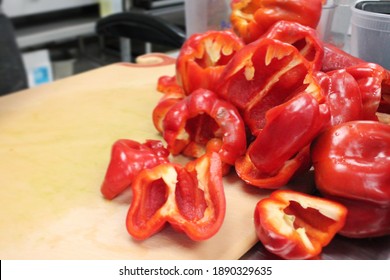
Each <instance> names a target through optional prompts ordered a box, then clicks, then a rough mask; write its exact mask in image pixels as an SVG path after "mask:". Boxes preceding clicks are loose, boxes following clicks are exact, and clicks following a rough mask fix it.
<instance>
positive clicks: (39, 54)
mask: <svg viewBox="0 0 390 280" xmlns="http://www.w3.org/2000/svg"><path fill="white" fill-rule="evenodd" d="M23 62H24V66H25V69H26V73H27V78H28V86H29V87H34V86H37V85H41V84H45V83H49V82H52V81H53V71H52V66H51V63H50V57H49V51H48V50H46V49H43V50H38V51H32V52H26V53H23Z"/></svg>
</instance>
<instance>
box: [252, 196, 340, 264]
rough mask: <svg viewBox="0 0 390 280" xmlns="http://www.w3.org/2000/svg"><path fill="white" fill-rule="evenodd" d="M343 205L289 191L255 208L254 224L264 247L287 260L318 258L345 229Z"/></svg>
mask: <svg viewBox="0 0 390 280" xmlns="http://www.w3.org/2000/svg"><path fill="white" fill-rule="evenodd" d="M346 216H347V209H346V208H345V207H344V206H343V205H342V204H340V203H337V202H333V201H331V200H328V199H324V198H319V197H315V196H311V195H307V194H303V193H299V192H295V191H290V190H278V191H274V192H273V193H272V194H271V195H270V197H269V198H265V199H262V200H260V201H259V202H258V203H257V205H256V210H255V213H254V223H255V228H256V233H257V236H258V238H259V240H260V241H261V242H262V243H263V245H264V247H265V248H266V249H267V250H268V251H270V252H272V253H273V254H275V255H277V256H279V257H281V258H284V259H309V258H313V257H315V256H317V255H319V254H320V253H321V251H322V248H323V247H325V246H326V245H328V244H329V243H330V241H331V240H332V239H333V237H334V236H335V234H336V233H337V232H338V231H339V230H340V229H341V228H342V227H343V226H344V223H345V219H346Z"/></svg>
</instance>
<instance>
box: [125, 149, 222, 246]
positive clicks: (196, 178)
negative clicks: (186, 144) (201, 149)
mask: <svg viewBox="0 0 390 280" xmlns="http://www.w3.org/2000/svg"><path fill="white" fill-rule="evenodd" d="M221 168H222V167H221V160H220V157H219V155H218V154H217V153H212V152H211V153H207V154H205V155H204V156H203V157H201V158H199V159H197V160H195V161H192V162H189V163H188V165H187V166H186V167H182V166H179V165H176V164H169V163H166V164H161V165H159V166H157V167H155V168H153V169H146V170H143V171H142V172H141V173H140V174H139V175H138V176H137V178H136V179H135V181H134V183H133V185H132V190H133V198H132V202H131V205H130V209H129V212H128V214H127V219H126V226H127V230H128V232H129V233H130V235H131V236H133V237H134V238H135V239H139V240H143V239H146V238H149V237H150V236H152V235H154V234H156V233H157V232H159V231H160V230H161V229H162V228H163V227H164V225H165V224H166V223H167V222H168V223H169V224H171V225H172V226H173V227H174V228H175V229H176V230H178V231H183V232H184V233H186V234H187V236H188V237H190V238H191V239H192V240H195V241H201V240H205V239H209V238H211V237H212V236H214V235H215V234H216V233H217V232H218V231H219V229H220V227H221V225H222V223H223V220H224V217H225V211H226V201H225V194H224V188H223V185H222V169H221Z"/></svg>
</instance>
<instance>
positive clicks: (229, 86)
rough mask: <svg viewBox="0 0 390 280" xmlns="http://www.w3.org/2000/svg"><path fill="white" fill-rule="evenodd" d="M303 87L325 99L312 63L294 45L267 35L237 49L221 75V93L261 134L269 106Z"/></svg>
mask: <svg viewBox="0 0 390 280" xmlns="http://www.w3.org/2000/svg"><path fill="white" fill-rule="evenodd" d="M302 91H305V92H307V93H310V94H312V95H313V96H314V97H315V98H316V99H317V100H319V101H320V100H322V99H323V94H322V89H321V87H320V85H319V84H318V81H317V80H316V79H314V76H313V70H312V66H311V64H310V63H309V62H308V61H307V60H306V59H305V58H304V57H303V56H302V55H301V54H300V53H299V51H298V49H296V48H295V47H294V46H293V45H290V44H288V43H284V42H281V41H279V40H275V39H270V38H263V39H261V40H257V41H256V42H253V43H252V44H249V45H246V46H245V47H244V48H242V49H241V50H240V51H239V52H237V54H236V55H235V56H234V57H233V59H232V60H231V61H230V62H229V64H228V65H227V66H226V68H225V70H224V72H223V74H222V76H221V80H220V85H219V87H218V90H217V93H218V94H219V95H220V96H221V97H222V98H224V99H226V100H228V101H229V102H231V103H232V104H233V105H235V106H236V107H237V108H238V109H239V111H240V113H241V115H242V116H243V119H244V121H245V124H246V125H247V126H248V127H249V129H250V131H251V133H252V134H253V135H257V134H258V133H259V132H260V130H261V129H262V128H263V127H264V125H265V118H264V117H265V114H266V112H267V111H268V110H269V109H271V108H273V107H275V106H277V105H280V104H282V103H284V102H286V101H287V100H289V99H291V98H292V97H294V96H295V95H297V94H299V93H301V92H302Z"/></svg>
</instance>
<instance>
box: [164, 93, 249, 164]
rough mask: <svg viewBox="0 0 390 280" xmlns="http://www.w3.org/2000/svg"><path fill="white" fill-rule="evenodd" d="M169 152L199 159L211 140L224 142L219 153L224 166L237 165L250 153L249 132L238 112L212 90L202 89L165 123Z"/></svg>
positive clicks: (179, 104) (178, 106)
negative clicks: (246, 151)
mask: <svg viewBox="0 0 390 280" xmlns="http://www.w3.org/2000/svg"><path fill="white" fill-rule="evenodd" d="M163 137H164V139H165V141H166V142H167V145H168V150H169V151H170V152H171V153H172V154H173V155H177V154H179V153H183V154H185V155H187V156H191V157H195V158H196V157H199V156H201V155H203V154H204V153H205V150H206V147H207V144H208V143H209V141H210V140H212V139H214V138H217V139H221V146H220V149H219V150H218V153H219V155H220V156H221V160H222V162H223V163H226V164H229V165H234V162H235V160H236V159H237V158H238V157H239V156H241V155H243V154H244V153H245V150H246V131H245V125H244V122H243V120H242V118H241V116H240V114H239V113H238V111H237V109H236V108H235V107H234V106H233V105H232V104H230V103H229V102H226V101H224V100H222V99H220V98H218V96H217V95H216V94H215V93H213V92H212V91H209V90H204V89H198V90H196V91H194V92H193V93H192V94H191V95H189V96H187V97H186V98H185V99H183V100H181V101H179V102H177V103H176V104H175V105H174V106H173V107H172V108H171V109H170V110H169V111H168V112H167V114H166V116H165V118H164V120H163Z"/></svg>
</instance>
